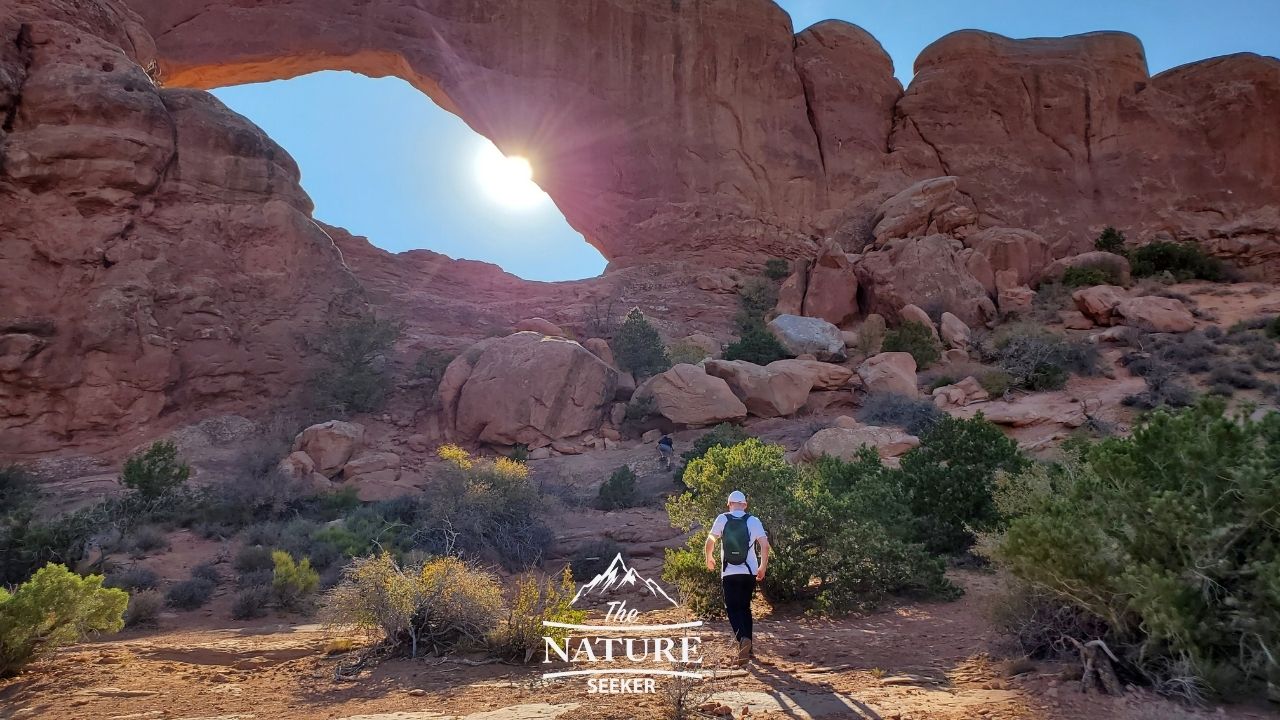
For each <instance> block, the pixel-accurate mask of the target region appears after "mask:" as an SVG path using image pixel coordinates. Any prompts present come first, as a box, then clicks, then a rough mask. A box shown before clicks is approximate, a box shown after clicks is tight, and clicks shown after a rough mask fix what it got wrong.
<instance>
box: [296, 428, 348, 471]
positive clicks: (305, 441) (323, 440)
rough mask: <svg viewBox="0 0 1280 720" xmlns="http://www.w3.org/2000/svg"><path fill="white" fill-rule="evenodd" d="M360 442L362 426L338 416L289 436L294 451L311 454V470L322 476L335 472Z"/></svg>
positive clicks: (345, 462) (344, 463)
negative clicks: (296, 434) (313, 465)
mask: <svg viewBox="0 0 1280 720" xmlns="http://www.w3.org/2000/svg"><path fill="white" fill-rule="evenodd" d="M363 445H364V426H363V425H360V424H357V423H351V422H343V421H342V420H330V421H328V422H323V423H320V424H319V425H312V426H311V427H309V428H307V429H306V430H303V431H302V432H301V433H298V436H297V437H296V438H294V440H293V450H294V452H298V451H301V452H304V453H306V454H307V455H309V456H311V460H312V461H313V462H314V464H315V471H316V472H318V473H320V474H321V475H324V476H325V477H333V476H334V475H337V474H338V471H339V470H341V469H342V466H343V465H346V464H347V461H348V460H350V459H351V456H352V455H355V454H356V453H357V452H358V451H359V450H360V449H361V447H363Z"/></svg>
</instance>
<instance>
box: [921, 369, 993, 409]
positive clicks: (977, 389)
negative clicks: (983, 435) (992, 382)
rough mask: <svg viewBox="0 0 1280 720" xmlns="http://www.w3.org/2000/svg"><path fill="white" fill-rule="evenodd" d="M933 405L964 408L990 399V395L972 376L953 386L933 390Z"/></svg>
mask: <svg viewBox="0 0 1280 720" xmlns="http://www.w3.org/2000/svg"><path fill="white" fill-rule="evenodd" d="M932 397H933V403H934V404H935V405H937V406H938V407H940V408H951V407H964V406H965V405H971V404H973V403H976V402H983V401H986V400H990V399H991V394H990V393H988V392H987V391H986V389H985V388H983V387H982V384H981V383H979V382H978V380H977V378H974V377H973V376H972V375H970V376H969V377H967V378H965V379H963V380H961V381H960V382H958V383H955V384H953V385H943V386H942V387H939V388H935V389H934V391H933V393H932Z"/></svg>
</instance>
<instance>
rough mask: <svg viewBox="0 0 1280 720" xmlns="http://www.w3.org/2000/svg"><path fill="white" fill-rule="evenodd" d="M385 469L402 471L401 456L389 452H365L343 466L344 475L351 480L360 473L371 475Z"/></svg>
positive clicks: (397, 472)
mask: <svg viewBox="0 0 1280 720" xmlns="http://www.w3.org/2000/svg"><path fill="white" fill-rule="evenodd" d="M384 470H394V471H395V472H396V474H397V475H398V474H399V472H400V456H399V455H396V454H395V453H389V452H371V453H364V454H362V455H360V456H358V457H355V458H352V459H351V460H349V461H347V464H346V465H343V466H342V477H343V478H345V479H347V480H350V479H351V478H354V477H357V476H360V475H369V474H372V473H376V472H382V471H384Z"/></svg>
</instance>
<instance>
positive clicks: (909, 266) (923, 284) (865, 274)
mask: <svg viewBox="0 0 1280 720" xmlns="http://www.w3.org/2000/svg"><path fill="white" fill-rule="evenodd" d="M963 249H964V246H962V245H961V244H960V242H959V241H958V240H954V239H952V238H950V237H947V236H946V235H929V236H927V237H923V238H907V239H901V240H893V241H891V242H889V243H888V244H887V245H885V246H883V247H881V248H879V249H876V250H872V251H870V252H866V253H864V254H863V255H862V256H861V259H860V260H858V261H857V263H856V264H855V265H854V268H855V270H856V272H857V274H858V287H859V296H860V299H861V300H864V301H865V302H864V303H863V306H862V310H863V311H864V312H867V313H879V314H881V315H884V316H885V317H887V318H889V319H890V320H898V319H900V318H899V316H900V311H901V310H902V308H903V306H905V305H917V306H922V307H937V308H938V309H939V310H945V311H948V312H951V313H952V314H954V315H955V316H956V317H959V318H960V319H961V320H964V321H965V323H967V324H968V325H969V327H977V326H979V325H986V324H987V323H988V322H990V321H992V320H994V319H995V317H996V306H995V304H994V303H992V302H991V298H990V297H989V296H988V295H987V288H986V287H985V286H984V285H983V284H982V283H981V282H979V281H978V280H977V278H975V277H974V276H973V275H972V274H970V272H969V270H968V269H967V268H966V267H965V264H964V261H963V260H962V259H961V257H960V251H961V250H963Z"/></svg>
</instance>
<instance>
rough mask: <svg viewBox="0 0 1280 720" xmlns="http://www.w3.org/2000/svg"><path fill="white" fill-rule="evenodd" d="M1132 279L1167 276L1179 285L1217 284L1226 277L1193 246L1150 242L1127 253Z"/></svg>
mask: <svg viewBox="0 0 1280 720" xmlns="http://www.w3.org/2000/svg"><path fill="white" fill-rule="evenodd" d="M1129 262H1130V264H1131V266H1132V269H1133V275H1134V277H1149V276H1152V275H1161V274H1163V273H1169V274H1170V275H1172V276H1173V277H1174V279H1175V280H1178V281H1179V282H1182V281H1185V280H1210V281H1213V282H1219V281H1221V280H1223V279H1224V277H1225V276H1226V271H1225V269H1224V267H1223V265H1222V261H1221V260H1218V259H1217V258H1215V257H1212V256H1210V255H1208V254H1207V253H1205V251H1204V250H1203V249H1201V248H1200V246H1199V245H1197V244H1195V243H1190V242H1187V243H1180V242H1153V243H1149V244H1147V245H1143V246H1142V247H1139V248H1135V249H1133V250H1132V251H1130V253H1129Z"/></svg>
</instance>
